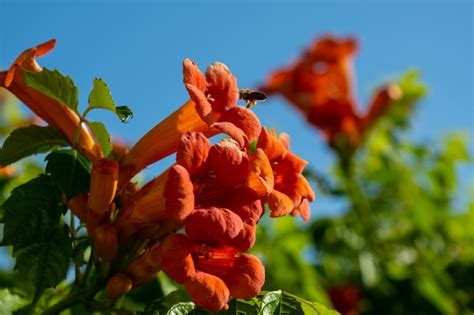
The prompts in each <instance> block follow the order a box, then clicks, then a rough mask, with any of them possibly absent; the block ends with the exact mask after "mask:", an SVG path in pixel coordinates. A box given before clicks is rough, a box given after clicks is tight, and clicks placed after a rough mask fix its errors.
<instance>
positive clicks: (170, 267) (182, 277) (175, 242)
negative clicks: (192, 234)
mask: <svg viewBox="0 0 474 315" xmlns="http://www.w3.org/2000/svg"><path fill="white" fill-rule="evenodd" d="M160 253H161V267H162V268H163V271H164V272H165V273H166V274H167V275H168V276H169V277H170V278H172V279H173V280H175V281H176V282H178V283H184V282H185V281H186V280H187V279H189V277H191V276H192V275H193V274H194V273H195V272H196V270H195V267H194V262H193V258H192V256H191V253H192V243H191V241H190V240H189V239H188V238H187V237H186V236H185V235H182V234H171V235H170V236H168V237H167V238H166V240H165V241H164V242H163V245H162V247H161V252H160Z"/></svg>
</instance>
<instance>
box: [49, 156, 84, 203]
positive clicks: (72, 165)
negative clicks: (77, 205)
mask: <svg viewBox="0 0 474 315" xmlns="http://www.w3.org/2000/svg"><path fill="white" fill-rule="evenodd" d="M45 160H46V161H47V164H46V172H47V173H49V174H51V177H52V179H53V181H54V183H55V184H56V185H57V186H58V187H59V188H60V189H61V190H62V191H63V192H64V193H65V194H66V198H67V199H68V200H69V199H71V198H72V197H74V196H76V195H80V194H85V193H88V192H89V182H90V172H91V163H90V161H89V160H88V159H87V158H85V157H84V156H82V155H81V154H80V153H78V152H77V151H75V150H61V151H53V152H52V153H50V154H49V155H48V156H47V157H46V158H45Z"/></svg>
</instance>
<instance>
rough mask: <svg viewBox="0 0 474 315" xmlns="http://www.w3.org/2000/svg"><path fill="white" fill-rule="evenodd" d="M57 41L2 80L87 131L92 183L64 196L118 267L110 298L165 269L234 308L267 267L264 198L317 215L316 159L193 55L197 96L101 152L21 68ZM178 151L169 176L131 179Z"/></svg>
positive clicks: (193, 292)
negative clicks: (128, 144) (116, 149)
mask: <svg viewBox="0 0 474 315" xmlns="http://www.w3.org/2000/svg"><path fill="white" fill-rule="evenodd" d="M53 45H54V41H50V42H46V43H44V44H41V45H39V46H37V47H35V48H32V49H29V50H27V51H25V52H24V53H23V54H22V55H20V57H19V58H18V59H17V60H16V61H15V63H14V65H13V66H12V67H11V68H10V70H8V72H0V85H1V86H3V87H6V88H7V89H9V90H10V91H11V92H12V93H14V94H15V95H16V96H17V97H18V98H19V99H20V100H22V101H23V102H24V103H25V104H26V105H28V106H29V107H30V108H31V109H32V110H33V111H34V112H35V113H36V114H37V115H38V116H40V117H41V118H43V119H44V120H46V121H47V122H48V123H49V124H50V125H52V126H54V127H56V128H57V129H58V130H59V131H60V132H61V133H62V134H63V135H64V137H65V138H66V139H67V140H69V142H70V143H71V144H73V141H74V139H76V140H77V138H75V137H74V134H75V133H76V132H78V133H79V134H80V137H79V138H78V140H77V143H74V144H75V147H76V148H77V149H78V150H80V151H81V152H82V153H84V154H85V155H86V156H87V157H89V158H90V159H91V161H92V172H91V178H90V191H89V193H88V194H85V195H78V196H75V197H73V198H71V199H70V200H66V201H65V202H66V203H67V205H68V207H69V208H70V209H71V211H72V213H74V214H75V215H76V216H77V217H78V218H80V220H81V221H82V222H84V223H85V224H86V226H87V230H88V234H89V237H90V238H91V239H92V240H93V242H94V246H95V247H96V249H97V252H98V254H99V256H100V258H101V260H102V261H103V262H104V263H110V264H111V266H112V267H111V268H110V270H112V272H111V273H110V274H109V275H108V276H107V278H108V279H107V288H106V293H107V296H108V297H109V298H110V299H117V298H118V297H120V296H122V295H124V294H126V293H127V292H128V291H129V290H131V289H132V288H133V287H136V286H139V285H141V284H143V283H145V282H147V281H149V280H151V279H153V278H154V277H155V276H156V274H157V273H158V272H160V271H163V272H164V273H166V274H167V275H168V276H169V277H170V278H172V279H174V280H175V281H176V282H177V283H181V284H184V286H185V288H186V289H187V291H188V292H189V294H190V296H191V298H192V300H193V301H194V302H195V303H196V304H197V305H198V306H201V307H204V308H207V309H208V310H210V311H219V310H221V309H226V308H227V302H228V300H229V298H231V297H234V298H251V297H254V296H256V295H257V294H258V293H259V292H260V290H261V288H262V286H263V284H264V280H265V271H264V267H263V265H262V263H261V262H260V260H259V259H258V257H256V256H254V255H251V254H247V253H245V252H246V251H248V250H249V249H251V248H252V246H253V245H254V243H255V237H256V225H257V223H258V222H259V219H260V217H261V216H262V215H263V212H264V209H265V205H268V208H269V209H270V216H271V217H280V216H284V215H287V214H291V215H300V216H301V217H302V218H303V219H304V220H309V217H310V208H309V202H310V201H313V199H314V193H313V191H312V189H311V187H310V185H309V183H308V182H307V180H306V179H305V178H304V177H303V176H302V171H303V169H304V167H305V166H306V164H307V163H306V161H304V160H302V159H301V158H299V157H298V156H296V155H295V154H293V153H292V152H291V150H290V147H289V137H288V135H285V134H280V135H279V136H278V135H277V134H276V133H275V132H274V131H268V130H266V129H265V128H263V127H262V126H261V124H260V122H259V120H258V118H257V117H256V115H255V114H254V113H253V112H252V111H251V110H249V109H247V108H245V107H244V106H239V105H237V101H238V99H239V89H238V86H237V80H236V78H235V77H234V76H233V75H232V73H231V72H230V70H229V69H228V68H227V67H226V66H225V65H224V64H222V63H213V64H212V65H210V66H209V67H208V69H207V71H206V73H205V74H203V73H202V72H201V71H200V70H199V68H198V67H197V65H196V64H195V63H194V62H193V61H191V60H185V61H184V63H183V74H184V80H183V81H184V84H185V87H186V90H187V91H188V93H189V96H190V99H189V101H187V102H186V103H185V104H184V105H183V106H181V107H180V108H179V109H178V110H176V111H175V112H174V113H173V114H171V115H170V116H169V117H167V118H166V119H165V120H163V121H162V122H160V123H159V124H157V125H156V126H155V127H154V128H153V129H151V130H150V131H149V132H148V133H147V134H145V135H144V136H143V137H142V138H141V139H140V140H139V141H138V142H137V143H136V144H135V145H134V146H133V147H132V148H131V149H130V150H122V152H121V154H114V155H113V156H116V157H117V158H116V159H113V158H110V157H104V156H103V154H102V151H101V150H100V147H99V146H98V144H97V141H96V139H95V138H94V137H93V135H92V134H91V133H90V130H88V128H87V127H85V126H82V124H81V122H80V118H79V117H77V114H76V113H75V112H73V111H71V110H69V109H68V108H67V107H65V106H64V105H63V104H61V103H60V102H58V101H57V100H55V99H52V98H49V97H48V96H46V95H44V94H42V93H41V92H39V91H37V90H34V89H32V88H29V87H27V86H26V85H25V81H24V78H23V71H41V67H40V66H39V65H38V64H37V63H36V61H35V57H36V56H40V55H42V54H44V53H46V52H48V51H49V50H50V49H51V48H52V47H53ZM20 70H21V71H20ZM218 133H223V134H225V135H228V136H229V138H224V139H222V140H220V141H219V142H217V143H216V144H212V143H211V142H210V141H209V140H208V138H209V137H211V136H213V135H216V134H218ZM172 153H176V162H175V163H174V164H173V165H172V166H170V167H169V168H168V169H167V170H165V171H164V172H163V173H162V174H160V175H159V176H157V177H156V178H154V179H153V180H151V181H150V182H148V183H146V184H145V185H144V186H143V187H141V188H140V187H137V185H136V184H135V183H133V182H131V178H132V177H133V176H134V175H135V174H137V173H138V172H140V171H141V170H142V169H143V168H145V167H146V166H148V165H150V164H151V163H154V162H156V161H159V160H160V159H162V158H163V157H165V156H168V155H170V154H172ZM119 252H120V253H121V254H120V255H119V254H118V253H119ZM122 253H123V255H122Z"/></svg>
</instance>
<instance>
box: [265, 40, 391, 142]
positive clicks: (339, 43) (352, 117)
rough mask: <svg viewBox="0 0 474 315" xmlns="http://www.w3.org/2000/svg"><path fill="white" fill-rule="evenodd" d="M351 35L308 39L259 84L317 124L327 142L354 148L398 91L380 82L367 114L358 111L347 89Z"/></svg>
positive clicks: (352, 49)
mask: <svg viewBox="0 0 474 315" xmlns="http://www.w3.org/2000/svg"><path fill="white" fill-rule="evenodd" d="M356 51H357V41H356V40H355V39H354V38H351V37H349V38H342V39H338V38H335V37H332V36H325V37H322V38H321V39H319V40H317V41H315V42H314V44H313V45H312V46H311V47H309V48H308V49H307V50H306V51H305V52H304V53H303V55H302V56H301V57H300V58H299V59H298V60H297V61H296V62H295V63H294V64H293V65H291V66H289V67H287V68H285V69H281V70H277V71H275V72H274V73H272V74H271V75H270V77H269V78H268V80H267V82H266V83H265V85H264V87H262V89H263V90H264V91H266V92H267V93H269V94H275V93H279V94H281V95H283V96H284V97H285V98H287V99H288V100H289V101H290V103H291V104H293V105H294V106H295V107H297V108H298V109H299V110H300V111H302V112H303V113H304V115H305V116H306V118H307V120H308V121H309V122H310V123H311V124H313V125H315V126H316V127H318V128H319V129H320V130H321V131H322V133H323V134H324V136H325V137H326V139H327V140H328V142H329V144H330V145H331V146H336V147H337V146H340V145H341V144H343V145H344V146H346V147H349V148H352V149H355V148H356V147H357V146H358V145H359V144H360V142H361V140H362V137H363V134H364V132H365V131H366V129H367V127H370V126H371V125H372V124H373V123H374V122H375V121H376V120H377V119H378V118H379V117H380V116H381V115H382V114H384V113H385V112H386V111H387V110H388V108H389V107H390V105H391V104H392V103H393V101H394V100H396V99H398V98H399V96H400V93H399V92H400V90H399V89H397V88H398V87H396V86H395V85H393V84H392V85H388V86H385V87H382V88H381V89H380V90H379V91H378V92H377V93H376V95H375V97H374V98H373V99H372V102H371V103H370V105H369V112H368V114H360V113H358V110H357V106H356V101H355V98H354V95H353V84H354V83H353V70H352V60H353V57H354V55H355V53H356Z"/></svg>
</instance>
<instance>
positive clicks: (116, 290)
mask: <svg viewBox="0 0 474 315" xmlns="http://www.w3.org/2000/svg"><path fill="white" fill-rule="evenodd" d="M131 289H132V279H130V277H129V276H127V275H126V274H123V273H117V274H115V275H113V276H112V277H110V279H109V281H107V287H106V289H105V295H106V296H107V298H108V299H109V300H113V301H114V300H116V299H118V298H119V297H121V296H123V295H125V294H127V293H128V292H129V291H130V290H131Z"/></svg>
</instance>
